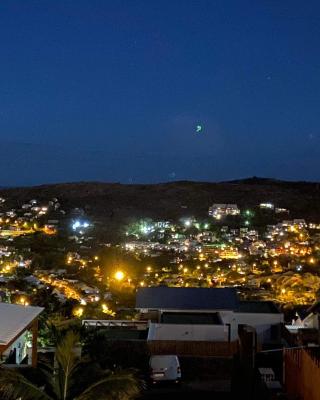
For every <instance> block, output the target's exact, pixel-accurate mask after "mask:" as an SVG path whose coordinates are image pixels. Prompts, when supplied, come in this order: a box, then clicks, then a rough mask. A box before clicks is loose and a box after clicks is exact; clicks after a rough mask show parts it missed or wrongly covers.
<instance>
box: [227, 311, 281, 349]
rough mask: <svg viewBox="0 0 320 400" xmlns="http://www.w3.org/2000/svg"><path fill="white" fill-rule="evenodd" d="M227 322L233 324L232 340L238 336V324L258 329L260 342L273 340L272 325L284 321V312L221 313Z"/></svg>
mask: <svg viewBox="0 0 320 400" xmlns="http://www.w3.org/2000/svg"><path fill="white" fill-rule="evenodd" d="M220 315H221V318H222V320H223V322H224V323H225V324H230V326H231V340H232V341H233V340H236V339H237V337H238V326H239V325H249V326H252V327H253V328H255V329H256V332H257V337H258V342H260V343H265V342H268V341H270V340H271V326H272V325H278V324H280V323H282V322H283V314H271V313H270V314H269V313H232V314H229V313H228V314H224V313H220Z"/></svg>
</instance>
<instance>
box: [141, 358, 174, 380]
mask: <svg viewBox="0 0 320 400" xmlns="http://www.w3.org/2000/svg"><path fill="white" fill-rule="evenodd" d="M149 365H150V378H151V380H152V382H153V383H157V382H163V381H171V382H172V381H173V382H176V383H178V382H180V379H181V368H180V362H179V359H178V357H177V356H176V355H161V356H151V357H150V363H149Z"/></svg>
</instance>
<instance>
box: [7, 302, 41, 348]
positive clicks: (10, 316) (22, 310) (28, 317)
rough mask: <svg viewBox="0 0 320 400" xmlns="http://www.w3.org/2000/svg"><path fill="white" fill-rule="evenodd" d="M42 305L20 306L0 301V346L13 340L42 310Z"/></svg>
mask: <svg viewBox="0 0 320 400" xmlns="http://www.w3.org/2000/svg"><path fill="white" fill-rule="evenodd" d="M42 310H43V308H42V307H31V306H20V305H17V304H8V303H1V302H0V346H5V345H7V344H9V343H10V342H11V341H12V340H14V339H15V338H16V337H17V336H18V335H19V333H21V332H23V331H24V330H25V329H27V328H28V327H29V325H30V324H31V323H32V321H34V319H35V318H37V317H38V315H39V314H40V313H41V312H42Z"/></svg>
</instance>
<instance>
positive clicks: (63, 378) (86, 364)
mask: <svg viewBox="0 0 320 400" xmlns="http://www.w3.org/2000/svg"><path fill="white" fill-rule="evenodd" d="M78 342H79V336H78V335H77V334H75V333H74V332H73V331H68V332H67V333H66V334H65V335H64V337H63V338H62V339H61V340H60V342H59V343H58V345H57V347H56V353H55V361H54V367H52V366H49V365H45V366H44V367H43V368H42V370H41V372H42V383H41V385H40V386H39V385H37V384H35V383H33V382H32V381H31V380H29V379H27V378H26V377H24V376H23V375H22V374H21V373H19V372H17V371H15V370H10V369H5V368H2V369H1V371H0V396H1V399H3V400H16V399H17V398H19V399H21V400H71V399H72V400H91V399H94V400H96V399H101V400H113V399H114V400H129V399H133V398H135V397H136V396H137V395H138V394H139V391H140V388H141V383H140V382H139V380H138V379H137V377H136V376H135V373H134V372H133V371H131V370H110V369H109V370H104V369H102V368H101V367H100V366H99V365H98V364H97V363H93V362H91V361H90V360H88V361H86V360H80V357H79V354H78V349H79V348H78V347H77V345H78Z"/></svg>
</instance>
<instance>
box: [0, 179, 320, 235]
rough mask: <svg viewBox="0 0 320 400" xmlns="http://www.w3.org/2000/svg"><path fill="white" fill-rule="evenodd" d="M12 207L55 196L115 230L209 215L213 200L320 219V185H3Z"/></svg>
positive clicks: (256, 182) (267, 181)
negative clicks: (138, 222) (134, 221)
mask: <svg viewBox="0 0 320 400" xmlns="http://www.w3.org/2000/svg"><path fill="white" fill-rule="evenodd" d="M0 196H3V197H5V198H7V201H8V202H9V203H10V204H12V205H13V206H14V205H16V204H20V205H21V204H22V203H23V202H24V201H27V200H30V199H32V198H37V199H40V200H48V199H50V198H52V197H57V198H58V199H59V200H60V202H61V203H62V204H63V208H64V209H66V210H67V211H70V210H71V209H73V208H75V207H80V208H83V209H85V210H86V212H87V213H88V214H89V215H90V216H92V218H94V219H95V220H98V221H101V223H103V224H108V225H109V228H108V230H109V229H114V228H116V227H117V226H118V225H119V224H122V223H123V222H124V221H128V220H130V219H131V218H140V217H150V218H155V219H156V218H159V219H162V218H165V219H176V218H180V217H185V216H192V215H193V216H196V217H205V216H206V215H207V210H208V207H209V206H210V205H211V204H212V203H213V202H215V203H237V204H238V205H239V206H240V207H250V206H255V205H257V204H259V203H260V202H266V201H268V202H273V203H274V204H275V205H276V206H279V207H285V208H289V209H290V210H291V214H290V216H291V217H303V218H307V219H312V220H316V221H320V185H319V183H308V182H285V181H277V180H272V179H261V178H249V179H245V180H238V181H232V182H221V183H207V182H189V181H183V182H172V183H162V184H153V185H142V184H139V185H125V184H119V183H100V182H80V183H65V184H54V185H42V186H35V187H21V188H10V189H1V190H0Z"/></svg>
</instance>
